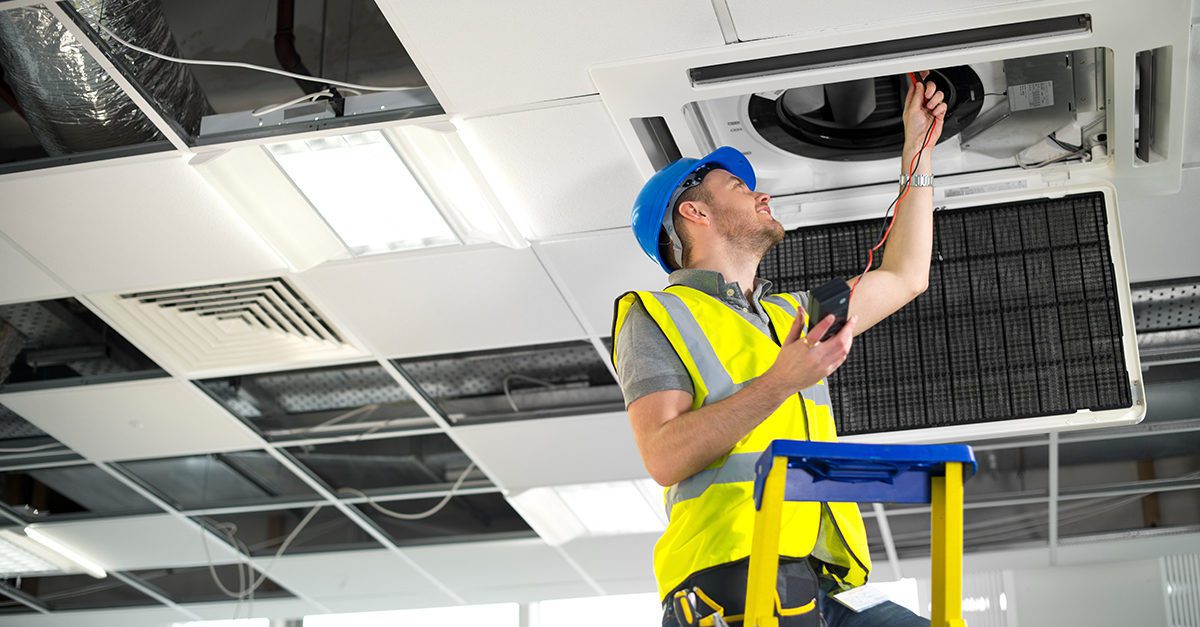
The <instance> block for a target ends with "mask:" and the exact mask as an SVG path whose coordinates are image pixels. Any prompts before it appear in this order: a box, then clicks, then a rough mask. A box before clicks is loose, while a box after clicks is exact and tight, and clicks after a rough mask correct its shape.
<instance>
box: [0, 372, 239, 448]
mask: <svg viewBox="0 0 1200 627" xmlns="http://www.w3.org/2000/svg"><path fill="white" fill-rule="evenodd" d="M0 403H3V404H4V405H5V406H6V407H8V408H9V409H11V410H13V411H15V412H17V414H19V415H20V416H21V417H22V418H24V419H26V420H28V421H29V422H31V423H33V424H34V426H36V427H38V428H39V429H41V430H43V431H45V432H46V433H48V434H50V435H51V436H53V437H54V438H55V439H57V440H58V441H59V442H62V443H63V444H65V445H67V446H69V447H71V448H72V449H74V450H75V451H76V452H78V453H79V454H80V455H83V456H84V457H86V458H88V459H90V460H92V461H121V460H128V459H139V458H154V457H173V456H177V455H193V454H199V453H208V452H215V451H233V450H244V449H249V448H256V447H258V446H261V445H262V442H261V440H259V439H258V438H257V436H255V435H254V434H253V432H251V431H250V429H249V428H248V427H246V426H245V425H243V424H242V423H241V422H239V421H238V420H237V419H236V418H234V417H233V416H232V415H231V414H229V413H228V412H226V411H225V410H224V409H222V408H221V406H220V405H218V404H217V402H216V401H214V400H212V399H211V398H209V397H208V396H207V395H205V394H204V393H203V392H201V391H200V390H199V389H197V388H196V386H194V385H192V384H191V383H188V382H186V381H179V380H177V379H168V378H164V379H153V380H149V381H133V382H128V383H108V384H103V385H86V386H80V387H69V388H54V389H48V390H37V391H30V392H13V393H11V394H4V395H0Z"/></svg>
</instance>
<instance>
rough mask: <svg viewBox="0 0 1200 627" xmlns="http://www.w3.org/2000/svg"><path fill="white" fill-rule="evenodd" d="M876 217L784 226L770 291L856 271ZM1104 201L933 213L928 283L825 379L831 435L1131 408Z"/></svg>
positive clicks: (769, 263) (765, 273)
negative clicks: (830, 409)
mask: <svg viewBox="0 0 1200 627" xmlns="http://www.w3.org/2000/svg"><path fill="white" fill-rule="evenodd" d="M880 230H881V223H880V221H879V220H866V221H861V222H853V223H843V224H834V225H825V226H818V227H811V228H804V229H797V230H795V231H791V232H789V233H788V234H787V236H786V237H785V238H784V241H783V242H782V243H781V244H780V245H779V246H777V247H776V248H775V250H773V251H771V253H770V254H768V255H767V257H766V258H764V259H763V263H762V266H761V267H760V268H759V275H760V276H762V277H764V278H767V279H770V280H771V281H773V282H774V283H775V288H776V290H777V291H800V290H809V289H812V288H815V287H817V286H818V285H820V284H822V283H823V282H825V281H828V280H830V279H832V278H835V277H841V278H846V279H851V277H854V276H855V275H857V274H858V273H859V272H861V271H862V264H864V263H865V257H866V251H867V249H868V248H870V246H872V245H874V243H875V242H876V241H877V240H878V238H879V235H880ZM1106 232H1107V217H1106V215H1105V207H1104V197H1103V195H1102V194H1099V193H1089V194H1080V195H1074V196H1067V197H1065V198H1061V199H1054V200H1033V201H1023V202H1020V203H1008V204H1000V205H989V206H984V207H973V208H969V209H961V210H955V211H953V212H939V213H937V214H936V215H935V219H934V248H935V250H936V251H937V252H936V254H935V258H934V261H933V264H932V266H931V268H930V273H929V288H928V290H926V292H925V293H924V294H922V295H921V296H920V297H919V298H917V299H916V301H914V302H912V303H910V304H909V305H908V306H906V307H905V308H903V309H901V310H900V311H899V312H897V313H896V314H894V315H892V316H891V317H889V318H888V319H886V320H884V321H883V322H882V323H880V324H879V325H877V326H876V327H874V328H873V329H872V330H871V331H869V332H867V333H865V334H863V335H861V336H859V337H858V338H857V339H856V340H855V343H854V348H853V350H852V351H851V353H850V357H849V358H848V359H847V360H846V362H845V364H843V365H842V367H841V368H840V369H839V370H838V372H837V373H835V374H834V375H833V376H832V377H830V378H829V384H830V392H831V393H832V396H833V405H834V412H835V415H836V417H837V422H838V433H841V434H843V435H850V434H858V433H878V432H885V431H898V430H904V429H915V428H922V427H934V426H943V425H956V424H968V423H976V422H990V421H998V420H1012V419H1017V418H1029V417H1033V416H1046V415H1054V414H1067V413H1073V412H1075V411H1076V410H1081V409H1083V410H1087V409H1090V410H1105V409H1118V408H1125V407H1130V406H1131V405H1132V399H1131V397H1130V389H1129V377H1128V373H1127V371H1126V367H1125V356H1124V353H1123V350H1122V344H1121V337H1122V332H1121V320H1120V316H1119V315H1118V311H1117V293H1116V281H1115V279H1114V274H1113V266H1112V261H1111V259H1112V257H1111V251H1110V250H1109V244H1108V238H1107V236H1106Z"/></svg>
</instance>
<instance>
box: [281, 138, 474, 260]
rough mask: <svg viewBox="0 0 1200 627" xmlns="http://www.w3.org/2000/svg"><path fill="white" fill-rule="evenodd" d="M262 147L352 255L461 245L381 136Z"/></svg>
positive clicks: (293, 142) (320, 139) (423, 191)
mask: <svg viewBox="0 0 1200 627" xmlns="http://www.w3.org/2000/svg"><path fill="white" fill-rule="evenodd" d="M267 149H268V150H269V151H270V153H271V156H272V157H274V159H275V161H276V162H277V163H279V166H280V167H281V168H283V171H284V172H286V173H287V175H288V177H289V178H291V180H292V182H293V183H295V184H296V187H298V188H299V189H300V191H301V192H302V193H303V194H304V196H305V197H306V198H307V199H308V201H309V202H310V203H311V204H312V206H313V208H314V209H316V210H317V212H318V213H320V214H321V217H322V218H324V219H325V222H326V223H327V224H329V226H330V228H332V229H333V231H334V232H335V233H337V235H338V237H340V238H341V239H342V242H343V243H345V245H346V248H348V249H349V250H350V252H351V253H353V254H355V255H366V254H371V253H383V252H391V251H397V250H408V249H413V248H425V247H430V246H444V245H447V244H457V243H459V239H458V236H457V235H455V234H454V231H453V230H452V229H451V228H450V225H449V224H447V223H446V220H445V219H444V218H443V217H442V215H441V213H439V212H438V210H437V208H436V207H434V205H433V201H432V200H430V198H429V194H427V193H426V192H425V190H424V189H423V188H422V187H421V184H420V183H418V182H417V179H416V177H414V176H413V174H412V171H411V170H409V168H408V166H407V165H406V164H405V163H404V161H403V160H402V159H401V158H400V155H399V153H397V152H396V149H395V148H393V147H392V145H391V143H390V142H388V140H387V138H386V137H384V135H383V133H382V132H380V131H366V132H362V133H351V134H347V135H337V136H333V137H316V138H311V139H301V140H293V141H288V142H282V143H278V144H271V145H269V146H268V147H267Z"/></svg>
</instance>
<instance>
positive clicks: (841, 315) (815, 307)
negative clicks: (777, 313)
mask: <svg viewBox="0 0 1200 627" xmlns="http://www.w3.org/2000/svg"><path fill="white" fill-rule="evenodd" d="M809 309H810V311H809V312H808V330H809V331H812V328H813V327H815V326H817V325H818V324H820V323H821V321H822V320H824V319H825V317H826V316H829V315H832V316H833V326H831V327H829V330H828V331H826V332H825V336H824V337H822V338H821V339H820V340H818V341H819V342H824V341H825V340H828V339H829V338H831V337H833V336H835V335H837V332H838V331H841V330H842V327H843V326H845V325H846V317H847V315H848V313H849V310H850V284H849V283H846V282H845V281H843V280H842V279H834V280H832V281H830V282H828V283H826V284H824V285H822V286H821V287H818V288H817V289H815V290H813V291H812V302H811V303H810V305H809Z"/></svg>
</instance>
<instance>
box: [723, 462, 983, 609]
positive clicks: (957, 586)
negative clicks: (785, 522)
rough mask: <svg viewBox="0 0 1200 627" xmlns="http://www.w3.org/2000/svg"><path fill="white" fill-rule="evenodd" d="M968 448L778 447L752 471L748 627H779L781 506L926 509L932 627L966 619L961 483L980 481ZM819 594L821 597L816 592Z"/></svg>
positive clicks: (747, 605)
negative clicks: (859, 505)
mask: <svg viewBox="0 0 1200 627" xmlns="http://www.w3.org/2000/svg"><path fill="white" fill-rule="evenodd" d="M975 468H976V465H975V455H974V453H972V451H971V447H969V446H967V445H964V444H935V445H905V444H849V443H839V442H810V441H806V440H775V441H774V442H772V443H771V446H769V447H768V448H767V450H766V451H764V452H763V454H762V456H761V457H760V458H759V460H758V463H757V464H756V466H755V480H754V506H755V509H756V510H757V511H756V513H755V519H754V540H753V544H752V548H751V551H750V573H749V577H748V579H747V582H746V613H745V618H744V619H743V623H742V624H743V626H744V627H778V625H779V618H778V617H777V616H775V594H776V592H775V579H776V576H777V574H778V571H779V531H780V517H781V514H782V512H783V502H784V501H785V500H787V501H818V502H857V503H929V504H930V505H931V508H932V515H931V520H932V536H931V540H932V545H933V546H932V556H931V559H932V561H933V569H932V571H933V585H932V592H933V604H932V605H933V608H932V615H933V618H932V621H931V623H932V627H965V626H966V623H965V622H964V621H963V619H962V547H963V535H962V517H963V482H964V481H966V480H967V479H970V478H971V476H972V475H974V474H975ZM818 594H820V593H819V592H818Z"/></svg>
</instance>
